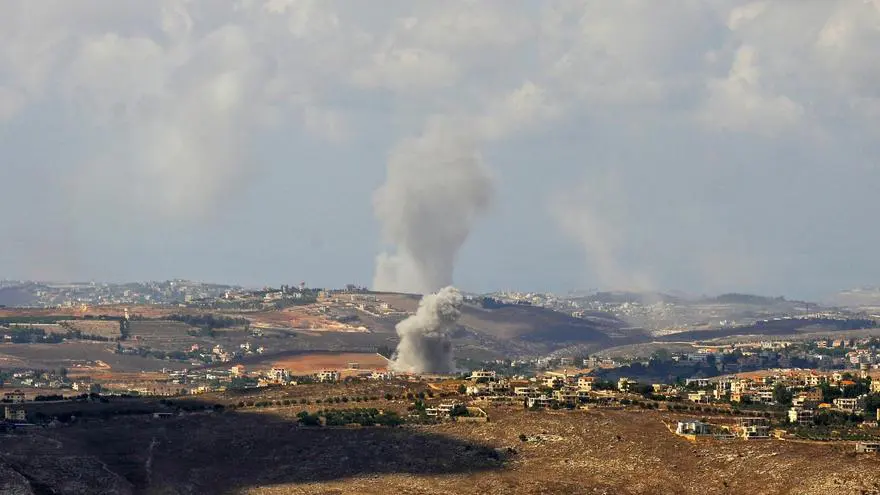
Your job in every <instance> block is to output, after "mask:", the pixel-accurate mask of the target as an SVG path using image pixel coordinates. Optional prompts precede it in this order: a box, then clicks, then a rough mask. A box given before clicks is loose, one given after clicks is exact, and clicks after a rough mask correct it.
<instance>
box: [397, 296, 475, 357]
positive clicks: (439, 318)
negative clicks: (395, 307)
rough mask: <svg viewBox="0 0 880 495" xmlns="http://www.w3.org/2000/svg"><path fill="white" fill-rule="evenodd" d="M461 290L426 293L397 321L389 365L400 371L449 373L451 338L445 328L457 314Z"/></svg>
mask: <svg viewBox="0 0 880 495" xmlns="http://www.w3.org/2000/svg"><path fill="white" fill-rule="evenodd" d="M462 302H463V298H462V296H461V292H459V291H458V289H456V288H455V287H445V288H443V289H441V290H440V291H438V292H437V293H435V294H426V295H425V296H424V297H423V298H422V300H421V301H420V302H419V308H418V310H416V314H414V315H412V316H410V317H409V318H407V319H405V320H403V321H402V322H400V323H398V324H397V335H398V336H400V344H398V345H397V351H395V353H394V356H393V358H392V360H391V369H392V370H393V371H397V372H403V373H449V372H451V371H453V370H454V369H455V363H454V362H453V361H452V341H451V340H450V338H449V332H450V331H451V330H452V329H453V328H454V327H455V325H456V323H457V321H458V318H459V317H460V316H461V304H462Z"/></svg>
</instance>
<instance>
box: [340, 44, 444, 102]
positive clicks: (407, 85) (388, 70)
mask: <svg viewBox="0 0 880 495" xmlns="http://www.w3.org/2000/svg"><path fill="white" fill-rule="evenodd" d="M458 77H459V69H458V66H457V65H456V64H455V62H454V61H453V60H452V59H451V58H450V57H449V56H448V55H446V54H444V53H438V52H433V51H429V50H423V49H417V48H390V49H388V50H385V51H382V52H379V53H376V54H375V55H373V57H372V60H371V61H370V63H369V64H368V66H367V67H365V68H363V69H360V70H358V71H356V72H355V73H354V82H355V83H356V84H358V85H359V86H363V87H365V88H383V89H389V90H392V91H395V92H401V93H408V92H422V91H431V90H436V89H442V88H448V87H450V86H452V85H453V84H455V82H456V80H457V79H458Z"/></svg>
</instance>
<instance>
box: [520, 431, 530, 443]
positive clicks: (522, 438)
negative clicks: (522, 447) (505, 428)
mask: <svg viewBox="0 0 880 495" xmlns="http://www.w3.org/2000/svg"><path fill="white" fill-rule="evenodd" d="M528 440H529V437H527V436H526V434H525V433H520V434H519V441H520V442H527V441H528Z"/></svg>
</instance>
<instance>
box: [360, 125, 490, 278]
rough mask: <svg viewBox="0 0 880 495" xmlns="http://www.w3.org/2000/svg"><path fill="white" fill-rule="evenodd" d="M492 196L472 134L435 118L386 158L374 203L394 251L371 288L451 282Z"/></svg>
mask: <svg viewBox="0 0 880 495" xmlns="http://www.w3.org/2000/svg"><path fill="white" fill-rule="evenodd" d="M491 197H492V180H491V177H490V176H489V173H488V170H487V168H486V166H485V164H484V162H483V160H482V158H481V156H480V153H479V150H478V147H477V141H476V139H475V137H474V135H473V133H471V134H468V133H467V132H466V128H465V126H456V125H454V124H451V123H449V122H445V121H444V122H434V123H432V124H431V125H429V126H428V129H427V130H426V131H425V133H424V134H423V135H421V136H419V137H417V138H411V139H407V140H405V141H403V142H401V143H400V144H399V145H397V146H396V147H395V149H394V150H393V151H392V152H391V154H390V157H389V159H388V175H387V178H386V181H385V184H384V185H383V186H382V187H381V188H380V189H379V190H377V191H376V193H375V196H374V199H373V206H374V209H375V212H376V216H377V217H378V219H379V221H380V222H381V224H382V228H383V235H384V238H385V241H386V242H388V243H389V244H392V245H394V246H395V248H396V251H395V252H394V253H382V254H380V255H379V257H378V258H377V260H376V273H375V277H374V279H373V288H374V289H375V290H379V291H390V292H412V293H419V294H427V293H430V292H433V291H436V290H438V289H440V288H441V287H446V286H448V285H450V284H452V273H453V269H454V264H455V257H456V255H457V253H458V250H459V249H460V248H461V246H462V244H464V241H465V240H466V239H467V236H468V234H469V233H470V230H471V226H472V225H473V223H474V221H475V220H476V218H477V217H478V216H479V215H480V214H482V213H483V212H485V210H486V209H487V208H488V206H489V203H490V200H491Z"/></svg>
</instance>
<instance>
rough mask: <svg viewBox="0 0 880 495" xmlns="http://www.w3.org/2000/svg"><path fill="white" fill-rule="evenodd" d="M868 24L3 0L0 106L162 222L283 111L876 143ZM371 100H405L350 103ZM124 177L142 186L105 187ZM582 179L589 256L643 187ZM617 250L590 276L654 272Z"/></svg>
mask: <svg viewBox="0 0 880 495" xmlns="http://www.w3.org/2000/svg"><path fill="white" fill-rule="evenodd" d="M878 26H880V1H878V0H874V1H872V2H860V1H851V0H828V1H815V2H794V1H791V2H781V1H777V2H770V1H766V2H742V1H738V0H716V1H712V2H705V1H699V0H670V1H668V2H657V1H652V0H621V1H615V2H610V1H609V2H597V1H584V0H558V1H549V2H543V3H529V2H507V1H501V0H487V1H476V0H462V1H448V2H430V1H403V0H401V1H388V2H382V3H381V4H374V3H362V2H351V1H335V0H328V1H321V0H236V2H225V3H224V2H216V1H213V0H161V1H155V2H141V1H136V0H119V1H108V0H82V1H81V2H76V3H73V2H68V1H64V0H45V1H40V2H35V1H28V0H9V1H7V2H3V3H2V4H0V121H3V122H5V123H4V126H10V125H14V123H15V121H16V119H17V118H19V117H21V116H22V115H25V114H27V113H28V112H29V111H34V112H40V111H45V110H44V109H45V108H46V107H47V106H51V107H52V108H53V109H56V108H57V109H58V112H57V120H58V121H59V124H58V125H59V126H62V127H64V126H66V127H67V128H69V129H70V130H71V132H73V131H76V132H79V133H82V134H84V135H85V136H86V139H88V140H90V143H89V144H90V145H91V146H83V147H85V148H88V149H89V150H90V151H88V152H85V153H84V154H85V155H88V156H84V157H80V156H77V157H76V158H71V159H72V160H74V159H75V160H77V162H76V163H71V164H69V165H68V167H67V168H68V169H69V170H70V176H71V177H74V178H76V179H71V180H74V181H75V183H76V184H79V185H80V186H81V187H80V191H81V192H80V193H79V194H80V195H81V196H77V200H79V199H80V198H81V197H87V196H89V195H90V194H96V195H99V196H100V195H104V196H106V197H113V198H115V199H114V201H117V202H119V203H126V204H127V202H129V201H132V200H133V201H135V202H136V203H137V204H139V205H141V206H142V207H143V208H142V209H143V210H145V211H149V212H151V214H152V213H154V212H159V213H164V214H165V215H169V216H178V214H179V213H180V212H181V211H183V212H190V213H192V214H194V215H201V214H205V213H207V212H210V211H212V210H213V209H214V208H216V205H217V204H218V202H222V201H223V200H224V199H225V198H226V197H228V196H229V195H230V191H233V190H235V189H236V188H239V187H243V185H245V184H246V181H245V180H244V179H245V178H246V177H248V176H249V175H252V173H253V170H254V168H253V167H254V166H255V165H254V161H253V159H252V153H251V152H250V149H249V148H250V146H251V145H252V143H253V142H254V139H255V138H256V137H259V136H260V135H261V133H263V132H265V131H267V130H273V131H276V130H279V129H273V128H276V127H278V126H284V125H293V128H291V129H280V132H283V133H303V134H305V135H306V136H307V137H314V138H317V139H323V140H328V141H330V142H332V143H347V142H350V141H356V140H348V139H347V138H349V137H352V136H357V135H358V134H359V133H361V132H364V131H370V132H371V133H377V134H378V133H382V132H385V131H384V130H378V129H377V126H375V125H374V122H376V121H377V120H378V119H379V118H381V119H385V118H387V120H390V121H392V122H399V121H400V122H404V125H399V127H394V126H391V127H393V129H394V130H392V131H388V132H391V133H394V134H393V135H383V136H382V139H384V140H387V141H390V142H395V141H402V142H411V141H412V139H417V138H413V136H412V134H415V133H416V132H419V131H422V130H423V129H426V128H427V129H429V130H430V128H431V125H432V124H431V121H432V119H434V118H435V117H436V116H441V118H442V119H446V121H455V122H457V125H460V126H461V128H463V129H465V130H466V132H469V133H472V136H470V138H471V139H473V140H474V144H473V146H474V147H475V148H476V149H477V150H479V149H480V148H482V147H484V146H486V145H487V143H491V146H510V145H515V144H516V142H517V139H518V136H521V135H523V134H525V133H529V132H533V131H541V130H548V129H553V130H558V131H564V130H566V129H564V128H562V127H557V126H568V125H574V124H572V122H577V125H585V126H593V127H595V128H599V129H602V130H603V131H604V132H607V134H608V135H609V136H611V137H612V138H611V139H609V140H608V142H601V143H598V144H597V146H599V147H600V148H603V149H604V148H606V147H607V148H612V147H615V146H619V147H623V148H625V147H633V146H638V145H639V144H640V143H639V142H638V140H639V139H642V138H644V136H645V134H642V135H637V134H634V133H633V132H631V128H632V127H636V126H641V127H642V128H643V129H644V130H645V131H644V132H645V133H647V134H650V133H657V132H664V131H666V130H667V129H671V131H670V132H673V133H677V134H676V135H685V134H686V135H689V136H694V138H693V139H694V140H700V139H717V140H719V142H718V146H719V148H722V150H721V151H719V153H720V154H722V155H723V154H724V150H726V149H727V148H730V153H733V152H734V151H738V150H741V149H749V148H751V147H753V146H756V145H766V146H778V147H780V149H789V148H796V147H797V146H813V145H816V144H815V143H814V140H813V139H812V138H814V137H816V136H821V137H822V139H821V140H815V141H816V142H819V141H821V143H822V144H821V145H822V146H823V147H824V149H836V148H835V146H841V147H843V145H842V144H840V143H843V142H845V141H853V140H859V139H865V140H867V139H868V137H874V138H876V137H877V134H878V127H877V125H876V119H877V117H878V116H880V89H878V88H880V64H877V63H876V58H877V53H880V27H878ZM374 101H378V102H379V103H377V104H376V105H375V106H374V107H373V108H381V109H391V110H390V111H392V112H399V113H400V114H401V115H403V116H402V117H401V118H400V120H399V121H398V119H397V118H396V117H397V115H393V116H390V118H389V116H387V115H381V116H379V115H356V114H357V113H358V112H364V110H363V108H364V107H365V106H366V105H364V103H365V102H371V103H372V102H374ZM383 111H384V110H383ZM363 122H369V127H366V126H364V125H363ZM291 123H292V124H291ZM359 123H360V124H359ZM657 123H661V124H657ZM84 129H88V131H85V130H84ZM413 129H416V130H415V131H414V130H413ZM719 129H720V130H724V131H734V132H732V133H727V132H717V131H718V130H719ZM728 134H735V135H736V136H735V137H725V136H727V135H728ZM634 136H635V137H634ZM615 139H616V140H617V141H615ZM725 139H730V141H725ZM734 139H736V140H741V141H736V142H734V141H733V140H734ZM866 142H867V141H866ZM682 154H683V157H681V159H679V160H669V161H670V163H666V164H664V165H662V166H663V167H667V169H665V170H667V171H668V175H670V176H675V177H679V178H681V177H688V175H687V174H686V173H684V171H685V170H686V171H688V172H691V171H692V170H693V169H696V168H698V166H696V165H694V163H691V162H689V160H691V161H695V160H698V159H699V157H690V158H689V157H688V155H687V153H684V152H683V153H682ZM719 166H720V165H719ZM842 166H846V165H842ZM570 167H571V168H570V169H569V170H570V173H571V175H572V178H579V177H581V176H583V175H585V176H587V177H593V175H591V174H593V173H595V171H594V170H593V169H594V168H595V167H596V165H595V164H593V163H586V162H585V163H575V164H571V165H570ZM621 167H624V168H625V169H626V170H624V172H622V173H621V176H622V177H625V178H626V179H625V180H635V179H634V178H635V177H638V176H639V174H637V173H635V172H633V170H647V169H651V168H652V167H661V165H656V164H643V163H626V164H623V165H621ZM707 167H708V165H707ZM755 167H758V166H757V165H755ZM751 171H752V170H751V169H746V170H744V173H749V172H751ZM499 172H500V173H502V174H503V172H504V171H503V168H501V169H499ZM600 175H601V174H600ZM119 179H124V180H127V181H131V183H133V184H136V185H137V187H136V188H135V191H134V192H132V193H131V194H124V195H119V194H118V193H116V192H114V191H115V187H116V184H117V182H116V181H117V180H119ZM441 179H442V178H438V179H437V180H441ZM625 180H624V179H622V181H625ZM705 182H706V183H709V182H711V181H709V180H708V179H706V180H705ZM139 191H142V192H139ZM583 193H584V191H581V192H580V193H569V194H570V195H571V196H574V198H575V199H572V200H571V201H569V202H568V203H567V206H566V208H568V209H570V210H571V211H572V212H573V213H572V216H571V218H575V219H577V218H578V215H577V211H579V210H578V209H579V208H581V209H583V210H584V212H585V213H584V215H582V216H581V219H580V220H577V221H576V222H575V225H571V222H572V220H571V219H570V218H569V219H566V220H564V221H563V225H562V226H563V228H564V229H565V230H567V231H569V232H571V231H574V232H575V238H576V239H579V241H578V242H581V243H582V244H584V245H585V251H587V252H589V253H591V254H590V256H591V257H598V258H600V259H608V258H609V257H612V258H615V259H617V258H616V257H615V256H614V252H615V251H616V250H617V249H618V248H619V246H620V245H626V242H627V239H628V238H629V234H619V233H616V231H615V230H614V228H615V226H616V225H617V224H632V223H633V222H636V219H634V217H633V216H629V215H623V216H622V217H620V218H616V217H615V216H614V214H613V211H614V208H617V207H621V208H622V206H620V205H625V204H626V203H627V202H629V201H632V202H638V201H640V198H639V197H637V196H636V195H634V194H632V193H630V192H629V191H628V189H627V188H626V187H623V186H620V187H619V194H620V195H621V197H620V198H616V199H614V201H612V202H611V203H609V204H612V206H613V207H609V206H607V204H606V203H605V202H604V200H595V201H594V202H589V201H587V202H582V201H579V200H576V198H577V197H578V195H579V194H583ZM590 194H598V193H596V191H594V190H592V189H591V190H590ZM122 196H125V197H122ZM608 201H611V200H610V199H609V200H608ZM615 205H616V206H615ZM609 211H611V213H609ZM566 222H567V223H566ZM578 225H580V226H578ZM682 225H685V224H682ZM682 225H677V226H676V228H684V227H682ZM624 230H625V232H631V231H630V230H629V229H624ZM578 232H594V233H595V232H598V233H599V235H600V237H608V238H609V239H611V241H609V242H610V244H608V245H590V243H595V242H598V241H594V240H591V239H592V237H593V234H590V235H589V236H586V235H582V234H579V233H578ZM617 235H622V236H623V239H621V240H619V241H614V239H615V238H616V236H617ZM588 237H589V238H588ZM734 254H736V253H734ZM734 254H731V256H734ZM695 257H696V258H698V259H707V260H708V261H705V262H704V263H703V264H705V265H706V266H715V265H718V264H719V263H720V264H723V260H722V261H721V262H719V261H718V260H717V259H715V258H712V257H704V256H703V257H701V256H700V253H696V255H695ZM616 263H617V265H618V266H617V267H616V268H615V263H608V264H604V263H601V264H600V265H602V266H606V267H608V268H603V269H606V270H608V273H606V274H604V275H602V278H603V279H607V280H612V281H618V282H620V283H623V284H627V285H639V284H646V283H649V282H651V283H653V282H654V281H655V279H657V278H660V275H658V274H656V273H654V272H653V271H652V270H649V269H648V268H638V267H636V269H634V270H633V272H632V273H635V275H633V274H632V273H627V270H628V268H627V267H626V263H625V262H623V261H616ZM648 272H650V273H649V275H646V274H645V273H648Z"/></svg>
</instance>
